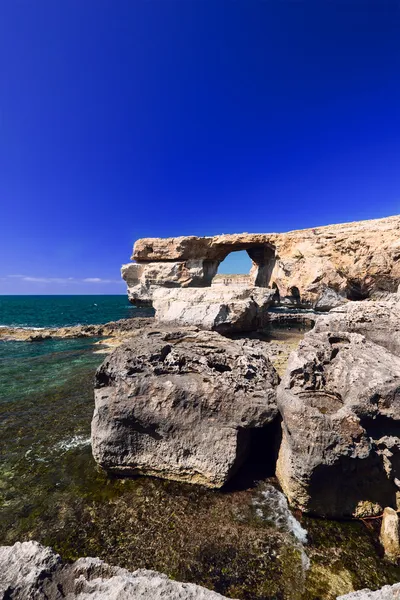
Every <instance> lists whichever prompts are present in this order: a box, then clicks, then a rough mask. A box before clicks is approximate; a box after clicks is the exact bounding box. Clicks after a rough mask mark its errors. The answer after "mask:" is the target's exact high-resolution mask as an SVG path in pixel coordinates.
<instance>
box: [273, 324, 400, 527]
mask: <svg viewBox="0 0 400 600" xmlns="http://www.w3.org/2000/svg"><path fill="white" fill-rule="evenodd" d="M277 401H278V408H279V410H280V412H281V415H282V418H283V437H282V444H281V448H280V451H279V458H278V464H277V475H278V478H279V481H280V483H281V485H282V488H283V490H284V492H285V494H286V495H287V497H288V499H289V501H290V503H291V504H292V505H293V506H296V507H298V508H300V509H301V510H303V511H306V512H309V513H314V514H318V515H322V516H329V517H344V516H350V515H359V516H361V515H367V514H377V513H380V512H382V510H383V508H384V507H385V506H391V507H392V508H396V506H397V496H398V492H399V490H398V487H397V485H396V482H395V479H396V478H399V476H400V358H399V357H397V356H394V355H393V354H392V353H390V352H389V351H388V350H386V349H385V348H383V347H381V346H378V345H377V344H374V343H372V342H370V341H368V340H367V339H366V338H365V337H364V336H362V335H359V334H356V333H349V332H336V331H335V332H329V331H328V332H321V333H319V332H316V331H311V332H309V333H308V334H306V335H305V337H304V340H303V341H302V342H301V343H300V345H299V347H298V350H297V351H295V352H293V353H292V355H291V357H290V358H289V363H288V368H287V371H286V373H285V376H284V377H283V380H282V382H281V384H280V385H279V387H278V391H277Z"/></svg>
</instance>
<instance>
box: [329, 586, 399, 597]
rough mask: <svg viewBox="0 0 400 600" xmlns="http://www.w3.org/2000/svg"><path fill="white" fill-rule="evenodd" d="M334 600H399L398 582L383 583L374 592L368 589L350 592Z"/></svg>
mask: <svg viewBox="0 0 400 600" xmlns="http://www.w3.org/2000/svg"><path fill="white" fill-rule="evenodd" d="M336 600H400V583H395V584H394V585H385V586H384V587H383V588H381V589H380V590H377V591H376V592H371V590H368V589H365V590H360V591H358V592H351V593H350V594H346V595H345V596H338V598H337V599H336Z"/></svg>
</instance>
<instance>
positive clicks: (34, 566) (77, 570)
mask: <svg viewBox="0 0 400 600" xmlns="http://www.w3.org/2000/svg"><path fill="white" fill-rule="evenodd" d="M0 597H1V598H3V599H4V600H5V599H7V600H35V599H37V600H39V599H41V598H42V599H46V600H61V598H67V599H68V600H74V599H79V600H89V599H91V598H96V600H136V599H138V600H139V599H143V598H148V599H150V598H151V599H152V600H157V599H158V598H160V599H161V598H162V599H165V600H218V598H219V599H222V598H224V596H221V595H220V594H217V593H216V592H212V591H210V590H207V589H205V588H202V587H200V586H198V585H195V584H193V583H180V582H178V581H171V580H170V579H168V577H167V576H166V575H163V574H162V573H157V572H156V571H147V570H146V569H138V570H137V571H133V572H130V571H127V570H126V569H121V568H120V567H114V566H111V565H108V564H107V563H105V562H103V561H102V560H100V559H99V558H79V559H78V560H77V561H76V562H74V563H72V564H63V562H62V560H61V558H60V556H59V555H58V554H55V553H54V552H53V551H52V550H51V549H50V548H46V547H44V546H42V545H41V544H38V542H23V543H22V544H21V543H20V542H17V543H16V544H14V546H2V547H0Z"/></svg>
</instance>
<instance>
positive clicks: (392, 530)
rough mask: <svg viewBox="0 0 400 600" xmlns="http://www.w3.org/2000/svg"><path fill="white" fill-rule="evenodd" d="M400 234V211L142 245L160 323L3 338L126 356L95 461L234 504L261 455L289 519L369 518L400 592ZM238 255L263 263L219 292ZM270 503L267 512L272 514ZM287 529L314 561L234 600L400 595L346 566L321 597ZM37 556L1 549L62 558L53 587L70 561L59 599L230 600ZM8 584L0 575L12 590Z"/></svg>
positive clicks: (104, 395)
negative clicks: (348, 573) (84, 345)
mask: <svg viewBox="0 0 400 600" xmlns="http://www.w3.org/2000/svg"><path fill="white" fill-rule="evenodd" d="M399 233H400V217H390V218H388V219H381V220H377V221H371V222H360V223H351V224H345V225H337V226H330V227H326V228H317V229H313V230H305V231H295V232H290V233H288V234H257V235H256V234H238V235H232V236H216V237H214V238H194V237H187V238H170V239H165V240H163V239H150V238H149V239H145V240H138V241H137V242H136V244H135V247H134V252H133V258H134V260H136V262H134V263H130V264H129V265H125V266H123V268H122V274H123V277H124V279H125V280H126V282H127V285H128V295H129V298H130V301H131V302H132V303H134V304H137V305H141V304H149V303H151V304H152V305H153V306H154V308H155V318H148V319H131V320H123V321H116V322H112V323H108V324H106V325H101V326H79V327H71V328H62V329H57V330H55V329H49V330H40V331H33V330H31V331H30V330H16V329H6V330H4V331H2V330H0V340H20V341H30V342H40V341H43V340H46V339H57V338H66V339H68V338H78V337H96V338H97V337H99V338H102V339H101V340H100V341H99V343H100V344H103V345H106V346H107V345H108V350H106V351H107V353H108V352H109V350H110V349H111V347H114V349H113V350H112V352H111V353H110V354H108V355H107V357H106V358H105V360H104V362H103V364H102V365H101V366H100V367H99V368H98V369H97V372H96V376H95V384H94V388H95V390H94V393H95V408H94V414H93V419H92V425H91V445H92V453H93V457H94V460H95V461H96V463H97V464H98V465H99V467H100V468H101V469H102V470H103V472H104V473H105V474H106V477H120V478H121V477H122V478H123V479H129V478H132V477H135V476H137V475H140V476H142V475H145V476H150V477H157V478H161V479H165V480H167V481H172V482H175V481H176V482H181V483H183V484H190V485H192V486H194V487H196V486H199V487H200V488H208V489H209V490H218V489H222V491H223V493H224V492H225V491H226V490H229V489H230V488H229V486H233V488H234V487H235V485H237V483H235V482H236V481H237V480H236V479H235V478H236V477H237V476H238V474H239V473H240V474H241V475H242V476H243V474H244V475H246V474H247V473H249V472H250V471H251V470H252V468H253V467H254V461H256V462H257V463H259V464H261V465H262V466H263V467H264V468H266V469H267V471H268V477H269V478H270V477H276V479H275V480H274V483H275V486H276V487H274V488H273V489H274V490H278V488H279V489H281V490H282V492H283V494H284V495H283V494H281V492H280V491H277V493H278V494H281V496H279V497H276V495H274V494H275V492H273V493H271V492H269V491H268V488H263V489H262V491H261V492H260V494H261V496H260V497H264V498H267V502H269V503H270V504H273V503H274V502H275V504H276V503H277V504H279V503H280V504H281V505H282V506H284V505H286V506H287V511H288V514H289V519H290V518H292V519H294V517H293V515H292V513H290V512H289V507H290V509H291V510H292V511H295V514H299V515H302V518H304V519H310V518H314V519H315V518H319V519H331V520H332V521H331V522H332V532H334V531H335V525H334V523H335V521H334V520H335V519H337V520H338V521H340V520H346V519H347V520H356V519H361V521H362V522H363V523H366V524H367V525H368V527H369V528H370V531H372V533H371V536H372V538H373V540H374V541H373V543H374V544H375V546H376V552H377V553H378V554H377V556H379V558H377V561H378V562H377V563H375V564H374V568H375V569H376V568H379V567H377V565H379V561H382V565H386V566H385V569H386V568H388V569H389V570H390V569H392V568H393V575H390V577H389V579H387V578H386V579H383V583H387V582H389V583H394V582H395V581H399V580H400V570H397V569H398V567H399V564H400V540H399V529H400V526H399V518H398V513H399V511H400V343H399V340H400V288H399V282H400V270H399V268H400V266H399V265H400V261H399V259H400V241H399V240H400V235H399ZM236 250H246V251H247V252H248V254H249V256H250V257H251V259H252V261H253V267H252V270H251V272H250V274H249V276H246V277H242V278H220V279H219V280H218V281H217V282H214V283H213V279H214V277H215V275H216V272H217V268H218V265H219V263H220V262H221V260H222V259H223V258H224V257H225V256H226V255H227V254H228V253H229V252H231V251H236ZM280 327H281V328H283V329H285V328H289V329H293V333H295V335H294V336H292V338H291V339H290V340H288V339H286V340H285V339H284V336H283V339H282V340H279V339H275V340H274V339H272V340H271V336H269V333H268V332H271V330H273V329H274V328H278V329H279V328H280ZM264 472H266V471H264ZM258 477H259V479H257V478H256V479H255V480H254V483H253V485H256V484H257V485H259V484H260V482H261V484H262V485H264V484H265V481H267V479H265V475H264V478H263V477H262V476H261V477H260V476H259V475H258ZM190 485H189V487H190ZM277 498H278V499H277ZM285 503H286V504H285ZM261 505H262V502H261ZM259 506H260V504H259V501H257V502H255V503H254V514H253V513H252V515H253V516H252V517H251V518H256V519H257V518H258V519H259V518H260V516H262V510H261V509H260V508H259ZM260 511H261V512H260ZM285 518H286V517H285ZM369 520H370V521H369ZM310 523H311V521H310ZM370 523H371V525H370ZM299 527H300V528H301V526H300V524H299ZM278 529H279V527H278ZM286 534H287V532H285V533H282V532H280V533H279V536H281V537H280V538H279V543H278V542H276V543H277V547H279V550H278V551H277V552H278V554H279V556H280V557H282V555H283V554H285V553H288V555H290V556H291V559H290V560H291V561H292V563H293V564H296V565H297V567H295V572H296V573H295V572H293V571H292V570H290V572H289V571H285V568H286V567H283V565H284V564H285V565H286V564H287V563H286V562H279V568H280V569H282V572H281V574H280V575H279V577H280V578H281V579H280V584H279V585H280V586H281V587H280V588H279V592H278V593H276V594H275V595H271V594H272V592H271V589H269V591H268V593H267V592H266V593H265V595H264V596H263V595H262V591H260V589H261V588H259V589H258V591H257V594H255V595H251V593H250V595H246V593H244V592H243V590H242V589H241V587H240V585H238V586H237V587H234V586H233V587H228V588H227V589H228V592H229V593H227V596H229V597H232V598H234V597H238V598H241V599H242V598H243V599H246V600H250V599H252V598H257V599H261V598H268V599H269V598H282V599H284V600H325V599H326V600H333V598H340V600H352V599H353V598H354V599H356V598H357V599H360V600H367V599H370V598H371V600H372V599H373V600H375V599H376V600H392V599H395V598H400V587H399V586H400V584H397V583H394V585H391V586H384V587H382V589H380V590H377V591H375V592H371V591H370V590H361V591H358V592H352V591H351V590H354V589H355V588H354V587H353V586H352V583H351V582H349V581H347V582H343V581H341V580H340V581H338V580H337V579H335V576H336V575H334V572H335V570H334V568H332V566H330V567H329V568H330V569H331V570H330V571H329V578H330V583H329V586H328V589H327V590H322V591H319V592H318V591H316V590H317V589H318V583H317V581H318V575H316V570H315V567H313V563H312V562H311V563H310V559H309V556H308V554H307V550H305V549H304V544H305V543H306V541H305V540H306V535H305V534H304V539H303V541H302V542H301V543H300V545H299V540H298V539H295V538H296V535H293V531H292V532H291V533H290V535H289V538H287V537H285V536H286ZM282 536H283V537H282ZM311 537H312V536H311ZM274 539H275V538H274ZM31 544H33V545H31V546H29V547H28V546H24V547H23V548H22V546H21V545H20V546H14V547H11V546H10V547H7V548H4V547H3V548H0V565H1V564H2V561H3V564H6V565H8V564H11V563H12V562H14V563H15V562H18V560H21V563H22V565H25V566H23V567H21V569H22V572H23V571H24V569H26V565H29V564H30V562H29V561H33V562H32V565H37V564H39V565H42V564H44V563H45V562H46V561H47V560H49V561H50V563H51V564H52V565H55V566H54V576H53V574H52V569H53V567H51V568H49V570H48V571H46V568H47V567H43V568H44V569H45V571H46V576H45V577H43V576H42V575H40V576H39V575H37V577H36V578H35V577H34V578H33V583H32V582H31V583H32V585H37V584H38V582H39V583H40V585H42V584H43V581H45V582H46V583H45V585H46V586H47V588H46V590H49V592H48V594H49V595H48V596H43V597H49V598H58V597H59V596H57V595H56V592H55V591H54V590H56V588H57V589H61V588H62V586H65V593H64V591H63V594H64V596H60V597H67V598H71V599H72V598H75V597H76V598H78V597H79V598H82V599H83V598H86V597H88V595H89V594H92V593H97V594H98V595H97V596H96V597H99V598H101V597H104V598H106V597H107V598H112V597H115V598H117V597H118V598H126V599H128V598H136V597H138V598H139V597H147V596H146V593H147V594H149V589H152V592H151V593H152V594H153V595H152V596H149V597H154V598H157V597H159V596H160V597H161V596H163V597H166V598H171V599H174V598H187V599H188V600H189V599H191V598H193V599H195V598H199V599H201V598H204V599H206V598H207V599H208V598H210V599H211V598H214V597H215V598H217V597H221V598H222V597H223V596H220V595H218V594H216V593H214V592H210V591H208V590H205V589H204V588H198V586H193V585H192V584H189V585H188V584H180V583H178V582H173V583H172V582H171V581H170V580H168V578H167V577H166V576H165V575H160V574H157V573H151V572H149V571H147V572H139V571H135V572H128V571H126V570H121V569H119V568H118V567H110V566H109V565H106V564H105V563H101V562H99V561H98V559H79V560H78V561H77V562H76V563H73V564H72V565H63V564H62V562H61V559H60V558H59V557H57V555H55V554H54V553H53V552H52V551H51V550H49V549H48V548H44V547H41V546H39V545H36V546H35V545H34V543H33V542H32V543H31ZM354 551H355V552H356V549H354ZM310 552H311V554H312V552H313V551H312V550H311V551H310ZM13 553H14V554H13ZM28 554H29V556H30V558H29V557H28V558H27V555H28ZM17 555H18V557H19V558H18V560H17V559H15V556H17ZM10 556H14V559H11V558H10ZM269 556H270V557H272V556H273V553H271V554H270V555H269ZM43 557H45V558H43ZM279 560H281V558H280V559H279ZM324 560H325V561H327V558H324ZM7 561H8V562H7ZM27 561H28V562H27ZM43 561H44V562H43ZM80 561H81V562H80ZM85 561H86V562H85ZM91 561H92V562H91ZM96 561H97V562H96ZM289 562H290V561H289ZM327 562H329V561H327ZM310 564H311V568H310ZM329 564H330V565H332V563H329ZM32 568H35V569H36V566H35V567H33V566H32ZM249 568H251V567H250V566H249ZM318 568H321V565H319V567H318ZM382 568H383V567H382ZM8 569H9V570H8V575H6V576H3V581H5V583H4V584H3V585H8V586H9V587H8V588H4V589H5V590H6V591H5V592H3V594H8V595H4V597H7V598H8V597H9V598H22V599H25V598H30V597H34V596H29V593H31V592H29V593H28V592H22V591H18V590H23V585H25V582H23V583H22V584H21V583H20V579H18V577H20V575H18V577H17V576H16V575H15V573H14V572H13V569H12V568H11V567H8ZM21 569H20V571H21ZM313 569H314V570H313ZM308 571H310V572H308ZM5 572H6V573H7V571H5ZM390 572H391V573H392V571H390ZM13 573H14V574H13ZM35 573H36V571H35ZM394 573H396V574H397V575H396V577H395V576H394ZM320 575H321V577H322V579H324V577H325V578H326V577H327V572H323V571H320ZM285 577H286V578H287V581H285V582H283V579H284V578H285ZM385 577H386V576H385ZM13 578H14V579H13ZM46 578H47V579H46ZM339 579H340V577H339ZM92 580H93V581H95V583H93V581H92ZM117 580H118V581H117ZM311 580H312V582H313V583H312V585H311V584H310V583H308V584H307V583H306V581H311ZM3 581H2V579H1V575H0V591H1V584H2V583H3ZM10 581H11V583H10ZM21 581H22V580H21ZM364 581H365V579H364ZM15 582H16V583H15ZM19 585H20V586H22V587H20V588H18V586H19ZM120 585H121V586H122V587H118V586H120ZM374 585H375V589H376V588H377V587H380V586H381V585H382V583H381V580H379V579H377V580H375V583H374ZM10 586H11V587H10ZM13 586H14V587H13ZM60 586H61V587H60ZM152 586H153V587H154V589H153V587H152ZM182 586H183V587H182ZM185 586H186V587H185ZM32 589H34V588H32ZM35 589H36V588H35ZM44 589H45V588H43V590H44ZM10 590H11V591H10ZM118 590H119V591H118ZM121 590H123V594H122V592H121ZM143 590H145V591H143ZM235 590H239V592H236V591H235ZM282 590H283V591H282ZM36 591H37V590H36ZM36 591H35V593H36ZM343 591H345V592H347V591H349V592H350V593H349V594H348V595H346V594H343ZM32 593H33V592H32ZM40 593H42V592H40ZM44 593H45V592H43V594H44ZM46 593H47V591H46ZM18 594H20V595H18ZM23 594H25V595H23ZM27 594H28V595H27ZM68 594H69V595H68ZM79 594H81V595H79ZM107 594H108V595H107ZM118 594H120V595H118ZM121 594H122V595H121ZM318 594H320V595H318ZM38 597H40V596H38Z"/></svg>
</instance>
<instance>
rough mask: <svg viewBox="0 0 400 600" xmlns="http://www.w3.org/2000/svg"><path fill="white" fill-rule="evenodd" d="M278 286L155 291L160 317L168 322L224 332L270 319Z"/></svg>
mask: <svg viewBox="0 0 400 600" xmlns="http://www.w3.org/2000/svg"><path fill="white" fill-rule="evenodd" d="M274 299H275V290H272V289H269V288H258V287H246V286H241V285H231V286H227V287H222V286H221V287H208V288H187V289H166V288H160V289H158V290H156V291H154V293H153V306H154V308H155V310H156V319H157V321H159V322H160V323H163V324H165V325H178V326H191V325H194V326H197V327H201V328H202V329H208V330H211V331H218V332H220V333H234V332H241V331H254V330H255V329H258V328H260V327H263V326H264V325H266V323H267V322H268V308H269V307H270V306H271V304H272V303H273V302H274Z"/></svg>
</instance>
